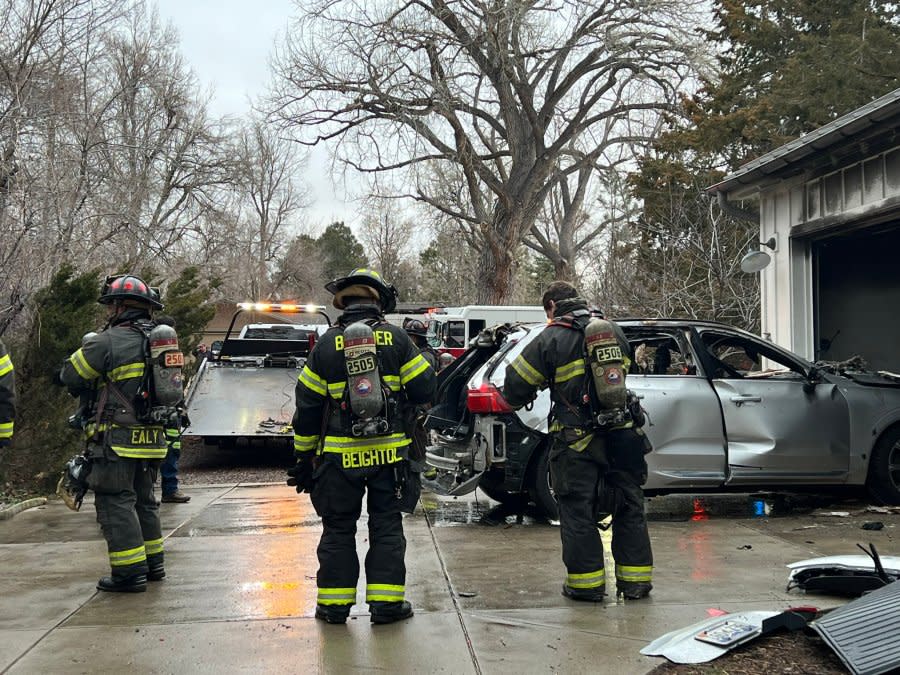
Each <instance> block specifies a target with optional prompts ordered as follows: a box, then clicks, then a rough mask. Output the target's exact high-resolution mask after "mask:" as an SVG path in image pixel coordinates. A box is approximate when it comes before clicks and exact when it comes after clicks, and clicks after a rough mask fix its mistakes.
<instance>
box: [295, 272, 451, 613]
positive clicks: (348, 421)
mask: <svg viewBox="0 0 900 675" xmlns="http://www.w3.org/2000/svg"><path fill="white" fill-rule="evenodd" d="M325 288H326V290H328V291H329V292H330V293H332V294H334V298H333V300H332V304H333V305H334V306H335V307H336V308H337V309H340V310H343V314H342V315H341V316H340V318H339V319H338V322H337V324H336V325H335V326H333V327H331V328H330V329H329V330H328V331H327V332H326V333H325V334H324V335H323V336H322V337H321V338H319V340H318V341H317V342H316V345H315V347H314V348H313V350H312V352H311V353H310V355H309V360H308V361H307V362H306V365H305V366H304V367H303V370H302V371H301V372H300V376H299V378H298V382H297V387H296V401H297V410H296V413H295V414H294V420H293V426H294V449H295V452H296V455H297V465H296V466H295V467H294V468H293V469H291V470H289V471H288V474H289V475H290V478H289V479H288V485H294V486H296V489H297V491H298V492H302V491H304V490H305V491H307V492H309V493H310V498H311V500H312V504H313V507H314V508H315V509H316V513H318V514H319V516H320V517H321V518H322V538H321V540H320V541H319V547H318V549H317V554H318V558H319V570H318V574H317V575H316V581H317V585H318V598H317V603H316V618H317V619H321V620H323V621H327V622H328V623H345V622H346V620H347V617H348V615H349V614H350V608H351V607H352V606H353V604H354V603H355V602H356V584H357V581H358V579H359V561H358V558H357V555H356V522H357V520H358V519H359V517H360V513H361V510H362V502H363V496H364V495H366V493H368V494H367V501H366V506H367V511H368V516H369V518H368V526H369V550H368V553H367V554H366V559H365V567H366V602H367V603H368V604H369V609H370V612H371V621H372V622H373V623H391V622H394V621H398V620H401V619H406V618H408V617H410V616H412V614H413V610H412V606H411V605H410V603H409V602H407V601H406V599H405V583H406V566H405V563H404V557H405V553H406V538H405V537H404V536H403V520H402V515H401V513H402V512H406V513H411V512H412V511H413V509H414V508H415V505H416V503H417V501H418V498H419V491H420V485H421V483H420V479H419V475H418V473H416V472H415V471H413V470H412V467H411V464H410V461H409V458H408V454H409V446H410V438H409V436H408V435H407V434H406V433H405V431H404V426H403V411H404V409H405V407H406V406H415V405H417V404H422V403H427V402H429V401H430V400H431V397H432V395H433V394H434V388H435V374H434V370H433V369H432V368H431V366H429V365H428V362H427V361H426V360H425V359H424V357H423V356H422V355H421V354H420V353H419V350H418V349H417V348H416V346H415V345H414V344H413V343H412V342H411V341H410V339H409V337H408V336H407V334H406V333H405V332H404V331H403V329H402V328H399V327H397V326H394V325H392V324H389V323H387V322H386V321H385V319H384V314H385V313H387V312H390V311H391V310H392V309H393V308H394V306H395V304H396V295H397V292H396V290H395V289H394V287H393V286H391V285H389V284H387V283H385V282H384V281H383V280H382V278H381V276H380V275H379V274H378V273H377V272H375V271H373V270H367V269H356V270H354V271H353V272H351V273H350V274H349V275H347V276H346V277H342V278H340V279H336V280H334V281H332V282H330V283H329V284H327V285H326V286H325Z"/></svg>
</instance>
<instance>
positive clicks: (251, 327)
mask: <svg viewBox="0 0 900 675" xmlns="http://www.w3.org/2000/svg"><path fill="white" fill-rule="evenodd" d="M246 311H256V312H263V313H277V314H296V315H304V316H306V317H307V319H309V318H312V317H316V318H318V319H319V322H316V323H311V322H305V323H302V324H295V323H280V324H276V323H259V324H256V323H254V324H248V325H246V326H244V327H243V328H242V329H241V330H240V333H239V334H237V335H234V334H233V331H234V324H235V320H236V319H237V317H238V316H239V315H240V314H241V312H246ZM329 325H330V321H329V319H328V315H327V314H326V313H325V308H324V307H322V306H318V305H294V304H277V303H274V304H273V303H241V304H239V305H238V310H237V311H236V312H235V313H234V316H233V317H232V319H231V324H230V325H229V327H228V331H227V332H226V334H225V338H224V340H223V341H222V347H221V350H220V351H219V353H218V354H215V355H214V356H212V357H211V358H207V359H205V360H204V361H203V363H201V364H200V368H199V369H198V370H197V372H196V374H195V375H194V376H193V378H191V381H190V382H189V383H188V387H187V391H186V392H185V407H186V410H187V415H188V418H189V419H190V423H189V425H188V427H187V428H186V429H185V430H184V432H183V433H182V438H184V439H192V438H193V439H200V440H202V441H203V442H204V443H205V444H209V445H220V446H225V447H228V446H233V445H235V444H237V443H240V444H244V443H246V444H248V445H249V444H251V443H266V442H268V443H270V444H277V445H287V444H290V443H291V442H292V440H293V430H292V428H291V418H292V416H293V414H294V387H295V385H296V384H297V376H298V375H299V372H300V369H301V368H303V365H304V364H305V363H306V358H307V356H308V355H309V351H310V350H311V349H312V347H313V345H314V344H315V341H316V339H317V338H318V337H319V336H320V335H321V334H322V333H324V332H325V331H326V330H327V329H328V326H329Z"/></svg>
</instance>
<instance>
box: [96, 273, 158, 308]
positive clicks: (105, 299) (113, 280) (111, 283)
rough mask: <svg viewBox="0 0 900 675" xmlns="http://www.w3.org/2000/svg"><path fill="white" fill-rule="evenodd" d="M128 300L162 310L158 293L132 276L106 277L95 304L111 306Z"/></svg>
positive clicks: (141, 280) (116, 275)
mask: <svg viewBox="0 0 900 675" xmlns="http://www.w3.org/2000/svg"><path fill="white" fill-rule="evenodd" d="M126 300H130V301H132V302H136V303H139V304H143V305H148V306H149V307H152V308H153V309H162V306H163V304H162V302H160V300H159V291H158V290H157V289H155V288H151V287H150V286H148V285H147V283H146V282H145V281H144V280H143V279H141V278H140V277H137V276H135V275H133V274H115V275H112V276H108V277H106V280H105V281H104V282H103V288H102V289H101V290H100V297H99V298H97V302H99V303H100V304H101V305H112V304H116V303H119V302H124V301H126Z"/></svg>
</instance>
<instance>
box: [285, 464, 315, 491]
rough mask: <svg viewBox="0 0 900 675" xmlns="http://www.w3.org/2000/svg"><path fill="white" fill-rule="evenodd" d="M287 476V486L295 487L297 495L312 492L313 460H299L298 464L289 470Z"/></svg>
mask: <svg viewBox="0 0 900 675" xmlns="http://www.w3.org/2000/svg"><path fill="white" fill-rule="evenodd" d="M287 474H288V479H287V484H288V485H292V486H294V488H295V489H296V490H297V494H300V493H301V492H312V487H313V465H312V458H309V459H298V460H297V463H296V464H295V465H294V466H292V467H291V468H290V469H288V470H287Z"/></svg>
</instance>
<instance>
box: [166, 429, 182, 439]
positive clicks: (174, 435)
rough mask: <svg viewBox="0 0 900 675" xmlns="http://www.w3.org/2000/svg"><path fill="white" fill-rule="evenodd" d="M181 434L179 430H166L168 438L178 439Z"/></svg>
mask: <svg viewBox="0 0 900 675" xmlns="http://www.w3.org/2000/svg"><path fill="white" fill-rule="evenodd" d="M179 436H181V432H180V431H178V429H166V438H178V437H179Z"/></svg>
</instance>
